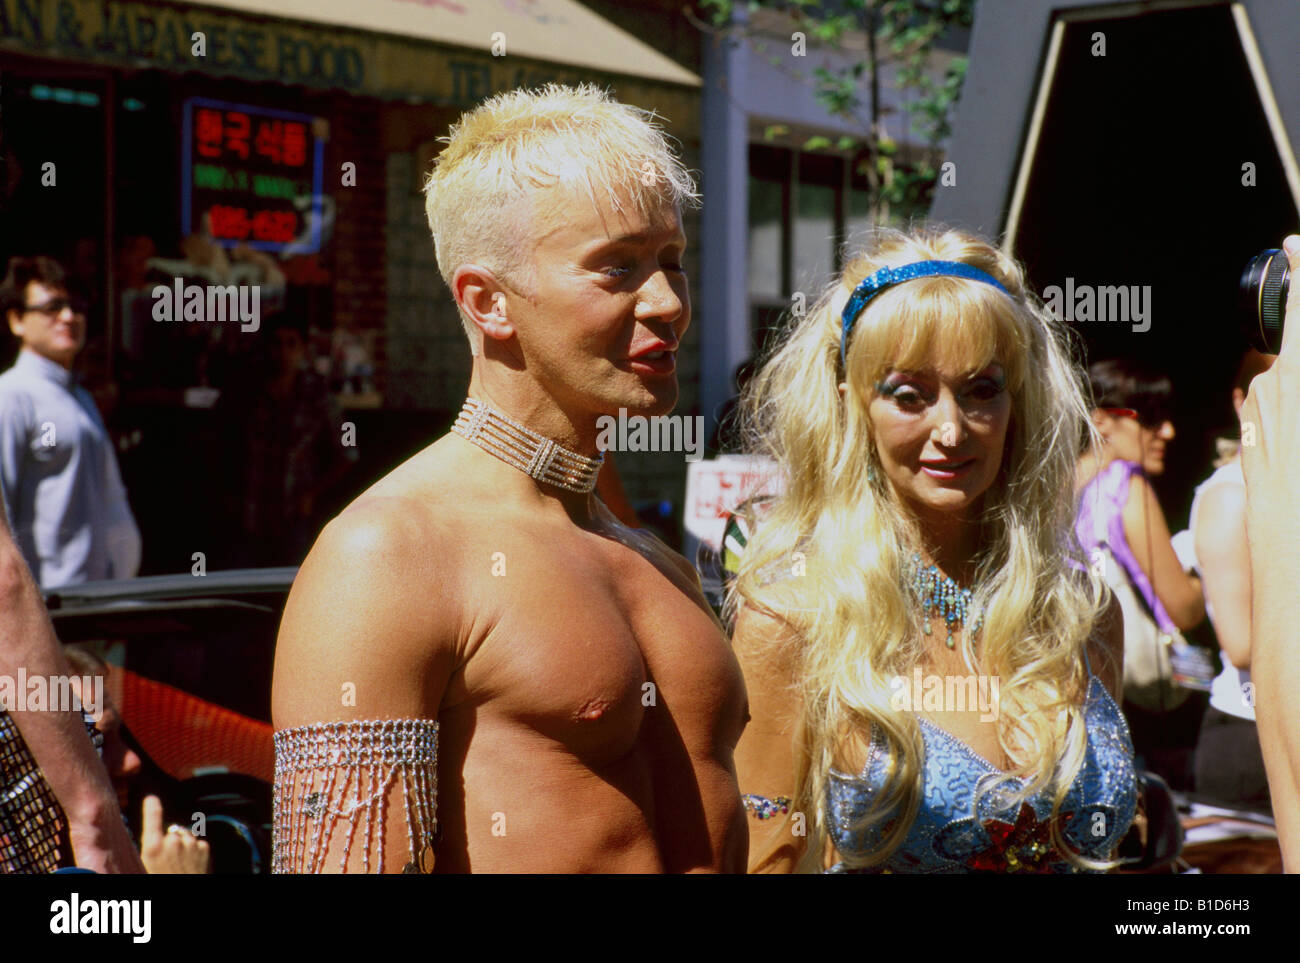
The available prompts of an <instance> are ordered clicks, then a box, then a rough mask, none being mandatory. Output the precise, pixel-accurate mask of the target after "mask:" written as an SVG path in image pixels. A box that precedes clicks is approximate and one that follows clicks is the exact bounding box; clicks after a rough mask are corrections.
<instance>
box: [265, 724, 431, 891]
mask: <svg viewBox="0 0 1300 963" xmlns="http://www.w3.org/2000/svg"><path fill="white" fill-rule="evenodd" d="M394 783H398V784H400V785H401V788H402V809H403V815H404V818H405V820H406V839H407V849H408V853H407V855H408V857H409V858H408V861H407V862H406V864H405V866H404V868H403V870H402V872H404V873H419V872H422V871H423V868H424V863H425V859H424V856H425V853H426V852H430V851H432V848H433V842H434V834H435V832H436V831H437V818H436V817H437V808H438V723H436V722H434V721H433V720H431V719H389V720H383V721H370V720H367V721H364V722H363V721H356V722H321V723H317V724H315V725H311V726H302V727H299V728H297V729H282V730H280V731H279V732H277V733H276V734H275V826H274V839H273V851H274V855H273V863H272V867H273V871H274V872H276V873H319V872H321V871H322V870H323V869H324V866H325V860H326V857H327V856H328V854H329V850H330V837H331V834H332V832H333V830H334V828H335V826H336V825H337V824H338V823H339V821H340V820H345V821H346V825H345V826H343V827H341V828H340V832H341V833H342V834H343V842H342V846H341V856H340V861H339V869H340V871H341V872H346V870H347V865H348V855H349V852H350V850H351V847H352V842H353V839H354V838H356V837H357V836H358V824H359V823H360V834H359V835H360V837H361V840H362V845H363V847H364V848H363V849H362V869H363V872H367V873H368V872H370V854H371V852H372V851H374V852H375V853H376V866H375V871H376V872H383V869H384V839H385V835H386V829H387V823H388V820H387V816H388V814H387V800H388V796H389V793H390V791H391V790H392V788H393V786H394Z"/></svg>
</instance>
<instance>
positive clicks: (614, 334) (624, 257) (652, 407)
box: [507, 189, 691, 415]
mask: <svg viewBox="0 0 1300 963" xmlns="http://www.w3.org/2000/svg"><path fill="white" fill-rule="evenodd" d="M526 230H527V231H528V232H529V233H531V234H532V237H536V238H538V239H537V240H536V242H535V244H534V246H533V249H532V255H533V264H532V268H533V270H532V277H531V278H528V279H527V281H528V283H527V288H528V289H527V291H525V292H516V293H514V294H513V296H510V297H509V299H508V302H507V303H508V316H509V319H510V321H511V323H512V324H513V326H514V328H515V333H516V337H517V338H518V343H519V347H520V350H521V351H522V353H523V358H524V362H525V364H526V366H527V367H528V368H529V369H531V370H532V371H533V372H534V373H535V374H534V377H535V378H536V380H537V382H538V383H539V384H540V385H542V386H543V387H545V388H546V390H547V392H548V394H550V395H551V396H552V397H553V398H555V399H556V401H558V402H559V403H560V405H561V406H562V407H563V408H564V409H565V410H567V411H569V412H571V413H578V412H584V413H592V414H611V415H613V414H617V412H618V409H619V408H627V409H628V412H629V413H631V414H643V415H654V414H664V413H666V412H668V411H671V410H672V408H673V406H674V405H675V404H676V403H677V368H676V355H675V352H676V351H677V348H678V347H679V345H680V342H681V337H682V335H683V333H684V332H685V331H686V329H687V327H689V326H690V322H691V303H690V295H689V293H688V291H687V285H686V275H685V273H684V272H683V270H682V255H683V252H684V251H685V248H686V235H685V234H684V233H683V231H682V220H681V214H680V212H679V211H678V210H677V209H676V208H675V207H664V208H661V209H659V210H657V211H654V212H652V214H651V215H650V216H648V217H647V216H645V215H643V214H640V213H638V212H636V211H635V210H633V209H632V206H631V204H630V202H628V201H626V200H624V202H623V213H622V214H621V215H619V214H615V213H614V211H613V208H612V206H611V205H610V204H609V203H608V201H607V200H605V199H603V198H602V200H601V203H600V206H599V208H597V207H595V206H593V205H592V203H591V200H590V198H581V197H579V196H578V195H576V194H570V193H567V192H564V191H563V190H558V189H557V190H556V191H554V192H553V193H552V194H539V195H537V201H536V202H535V203H534V206H533V219H532V228H531V230H529V229H526ZM525 241H526V243H532V238H530V237H528V236H527V234H526V236H525ZM520 273H522V274H523V275H524V277H525V278H527V274H528V272H527V271H524V272H520ZM509 287H510V286H509V285H507V289H509Z"/></svg>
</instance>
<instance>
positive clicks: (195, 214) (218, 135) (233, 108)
mask: <svg viewBox="0 0 1300 963" xmlns="http://www.w3.org/2000/svg"><path fill="white" fill-rule="evenodd" d="M183 118H184V120H183V123H184V133H183V136H184V146H183V150H182V154H181V156H182V162H181V164H182V170H181V184H182V195H181V232H182V233H183V234H191V233H193V232H195V231H196V230H197V229H198V227H199V226H200V224H201V222H202V219H203V217H204V216H207V218H208V220H209V225H208V226H209V229H210V231H211V234H212V237H213V238H214V239H215V240H216V241H217V242H218V243H220V244H225V245H234V244H248V245H249V246H250V247H254V248H257V249H259V250H263V251H276V252H279V251H283V250H284V249H285V248H286V247H288V246H289V245H291V244H292V245H293V247H294V252H295V253H297V254H314V253H315V252H317V251H319V250H320V241H321V239H320V229H321V217H320V205H321V191H322V182H321V179H322V173H323V161H324V138H323V137H322V136H320V135H321V134H322V133H323V130H322V125H323V124H324V121H323V120H321V119H319V118H316V117H311V116H308V115H306V114H293V113H288V112H286V111H282V110H270V109H268V108H265V107H256V106H252V105H248V104H228V103H224V102H222V101H216V100H205V99H202V98H198V97H191V98H190V99H189V100H187V101H185V104H184V108H183Z"/></svg>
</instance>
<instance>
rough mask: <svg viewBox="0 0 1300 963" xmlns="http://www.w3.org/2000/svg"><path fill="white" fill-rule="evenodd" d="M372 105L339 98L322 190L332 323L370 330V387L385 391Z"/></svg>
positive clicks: (378, 154) (383, 171)
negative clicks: (345, 168)
mask: <svg viewBox="0 0 1300 963" xmlns="http://www.w3.org/2000/svg"><path fill="white" fill-rule="evenodd" d="M378 115H379V110H378V105H377V103H376V102H373V101H368V100H361V99H357V98H351V97H347V98H342V97H341V98H339V100H338V102H337V106H336V108H335V111H334V123H333V125H332V126H331V128H330V142H331V151H330V155H331V156H332V158H333V159H332V161H331V162H330V163H329V164H328V165H327V166H326V170H325V182H326V185H327V190H328V191H329V193H331V194H332V195H333V196H334V198H335V203H336V204H337V211H336V216H335V219H334V239H333V249H334V324H335V326H336V327H349V328H352V329H353V330H357V331H367V330H370V331H375V332H376V333H377V336H376V337H375V344H374V352H375V354H374V361H375V370H376V378H375V380H376V387H377V388H378V389H379V391H380V392H384V391H385V390H386V387H387V386H386V384H385V380H386V379H385V374H386V368H387V364H386V360H387V358H386V351H385V344H384V342H385V340H386V339H385V337H384V325H385V317H386V316H387V313H388V307H387V293H388V284H387V264H386V263H385V250H386V231H387V218H386V217H385V212H384V198H385V196H386V190H387V179H388V174H387V168H386V162H385V157H384V151H383V147H382V145H381V143H380V141H379V136H378V134H379V123H378ZM345 162H351V163H354V164H356V165H357V166H356V186H354V187H344V186H341V171H342V165H343V164H344V163H345Z"/></svg>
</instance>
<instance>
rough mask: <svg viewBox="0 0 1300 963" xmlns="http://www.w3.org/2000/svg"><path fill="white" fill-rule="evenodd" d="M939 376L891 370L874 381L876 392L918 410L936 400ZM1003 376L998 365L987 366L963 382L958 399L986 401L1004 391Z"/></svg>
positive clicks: (908, 407)
mask: <svg viewBox="0 0 1300 963" xmlns="http://www.w3.org/2000/svg"><path fill="white" fill-rule="evenodd" d="M938 383H939V382H938V379H937V378H936V377H934V376H933V375H926V374H923V373H921V372H916V371H891V372H890V373H889V374H887V375H886V376H885V377H884V378H883V379H882V380H881V381H879V382H878V383H877V384H876V393H877V394H879V395H881V396H882V397H884V398H888V399H890V400H891V401H893V402H894V404H896V405H897V406H898V407H900V408H902V409H904V410H906V411H914V410H919V409H920V408H923V407H925V406H928V405H932V404H934V403H935V401H937V400H938V397H939V393H938ZM1006 386H1007V382H1006V375H1005V374H1003V372H1002V369H1001V367H1000V366H998V365H990V366H989V367H988V368H985V369H984V370H983V371H981V372H980V373H979V374H977V375H974V376H972V377H970V378H968V379H967V380H966V382H965V383H964V384H963V385H962V388H961V394H960V396H959V397H960V398H961V399H962V400H963V401H969V402H971V403H974V404H987V403H988V402H991V401H993V400H994V399H996V398H997V397H998V395H1000V394H1002V392H1003V391H1005V390H1006Z"/></svg>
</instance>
